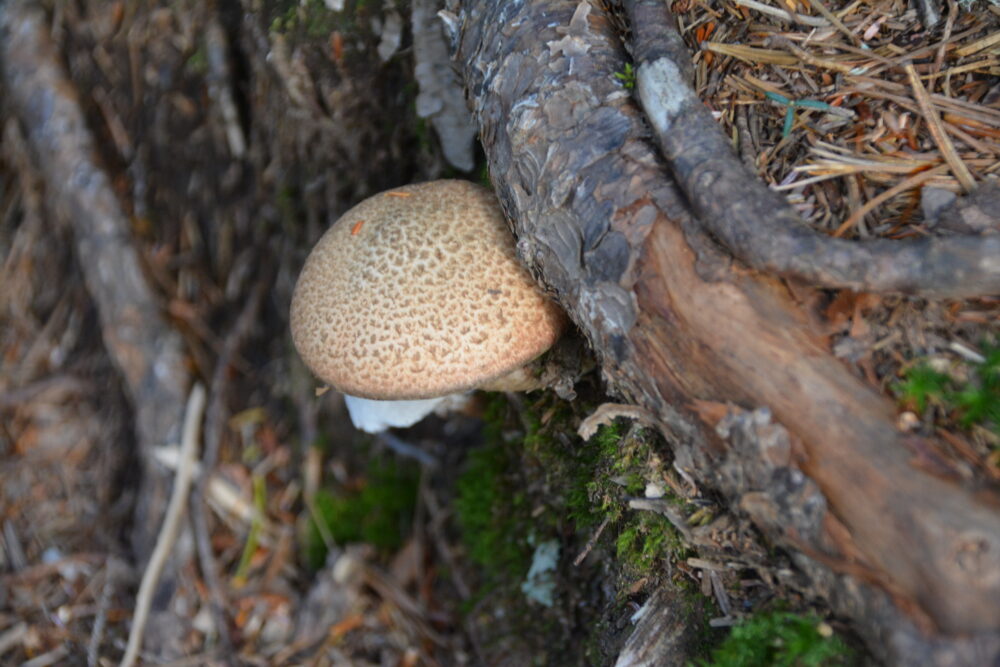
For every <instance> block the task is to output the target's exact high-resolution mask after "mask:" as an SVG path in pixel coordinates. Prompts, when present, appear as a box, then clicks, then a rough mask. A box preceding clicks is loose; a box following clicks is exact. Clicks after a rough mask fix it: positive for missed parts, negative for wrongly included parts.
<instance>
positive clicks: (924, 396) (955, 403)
mask: <svg viewBox="0 0 1000 667" xmlns="http://www.w3.org/2000/svg"><path fill="white" fill-rule="evenodd" d="M981 352H982V358H983V360H982V361H980V362H978V363H974V364H969V367H968V368H967V369H966V370H967V371H968V373H967V375H968V380H967V381H964V382H960V381H958V380H956V379H954V378H953V377H952V376H950V375H948V374H947V373H942V372H940V371H937V370H935V369H933V368H931V367H930V365H928V364H927V363H918V364H916V365H914V366H913V367H911V368H910V369H909V370H907V371H906V373H905V375H904V379H903V381H902V382H899V383H897V384H896V385H894V389H895V391H896V394H897V395H898V396H899V399H900V401H902V403H903V404H904V405H905V406H906V407H907V408H909V409H911V410H914V411H915V412H923V411H924V410H925V409H926V408H927V407H928V406H929V405H934V404H937V405H939V406H941V407H942V408H943V409H944V410H946V411H948V412H952V411H954V412H956V413H957V416H958V419H959V421H960V423H961V424H962V425H963V426H965V427H967V428H968V427H971V426H974V425H981V426H985V427H987V428H992V429H993V431H995V432H996V433H998V434H1000V346H998V347H994V346H992V345H984V346H983V349H982V351H981Z"/></svg>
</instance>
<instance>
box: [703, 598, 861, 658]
mask: <svg viewBox="0 0 1000 667" xmlns="http://www.w3.org/2000/svg"><path fill="white" fill-rule="evenodd" d="M850 657H851V656H850V653H849V650H848V648H847V646H846V645H845V644H844V642H843V641H842V640H841V639H840V638H839V637H837V636H835V635H834V634H833V630H832V629H831V628H830V626H828V625H826V624H825V623H822V622H821V621H820V620H819V619H817V618H816V617H815V616H800V615H798V614H793V613H790V612H784V611H777V612H767V613H762V614H757V615H755V616H753V617H751V618H750V619H748V620H745V621H743V622H742V623H740V624H739V625H736V626H734V627H733V629H732V631H731V632H730V634H729V637H727V638H726V639H725V641H723V642H722V644H721V645H720V646H719V647H718V648H717V649H715V650H714V651H713V652H712V658H711V660H710V661H704V660H702V661H699V663H698V664H699V665H702V666H703V667H707V666H712V667H771V666H782V667H793V666H794V667H798V666H802V667H819V666H820V665H827V666H832V665H846V664H849V659H850Z"/></svg>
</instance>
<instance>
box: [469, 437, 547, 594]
mask: <svg viewBox="0 0 1000 667" xmlns="http://www.w3.org/2000/svg"><path fill="white" fill-rule="evenodd" d="M511 464H512V459H511V452H510V450H508V448H507V447H506V445H505V443H504V442H503V441H502V440H501V439H498V438H495V437H494V438H489V439H488V442H487V444H486V445H485V446H483V447H480V448H479V449H475V450H473V451H471V452H470V453H469V457H468V459H467V461H466V465H465V469H464V470H463V471H462V474H461V475H460V476H459V478H458V481H457V482H456V485H455V492H456V495H455V512H456V515H457V518H458V524H459V527H460V528H461V530H462V539H463V542H464V543H465V545H466V548H467V549H468V552H469V556H470V558H472V560H473V561H475V562H476V563H477V564H478V565H480V566H481V567H482V568H483V569H484V570H485V571H486V574H487V576H488V577H490V578H498V577H500V578H506V577H508V576H512V575H513V576H522V575H523V574H524V573H526V572H527V570H528V564H529V562H530V557H531V547H530V545H529V544H528V543H527V539H526V537H525V536H526V534H527V533H526V532H525V530H524V528H525V526H524V524H525V519H526V515H527V499H526V498H525V495H524V493H523V491H521V490H519V489H518V488H517V486H516V485H513V484H512V483H511V480H510V467H511Z"/></svg>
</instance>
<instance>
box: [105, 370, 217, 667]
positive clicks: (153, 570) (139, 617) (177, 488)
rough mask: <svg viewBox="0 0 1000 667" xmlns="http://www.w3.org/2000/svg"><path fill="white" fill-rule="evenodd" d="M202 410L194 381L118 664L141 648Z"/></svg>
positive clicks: (176, 524) (187, 482) (183, 501)
mask: <svg viewBox="0 0 1000 667" xmlns="http://www.w3.org/2000/svg"><path fill="white" fill-rule="evenodd" d="M204 409H205V388H204V387H202V386H201V385H200V384H196V385H195V386H194V388H193V389H192V390H191V395H190V397H189V398H188V403H187V409H186V412H185V414H184V430H183V435H182V438H181V461H180V467H179V468H178V469H177V477H176V478H175V479H174V489H173V492H172V493H171V495H170V503H169V504H168V505H167V513H166V515H165V516H164V517H163V525H162V527H161V528H160V533H159V535H158V536H157V538H156V546H155V547H154V548H153V554H152V556H150V558H149V564H148V565H147V566H146V571H145V572H144V573H143V575H142V582H141V583H140V584H139V593H138V594H137V595H136V598H135V613H134V614H133V616H132V630H131V631H130V632H129V636H128V644H127V645H126V648H125V655H124V656H123V657H122V661H121V663H120V664H121V667H131V665H133V664H135V661H136V658H137V657H138V656H139V649H140V648H141V647H142V634H143V632H144V631H145V629H146V621H147V620H148V619H149V610H150V607H151V606H152V604H153V593H154V591H155V590H156V585H157V583H158V582H159V580H160V574H161V573H162V572H163V567H164V565H165V564H166V562H167V558H168V557H169V556H170V550H171V549H172V548H173V546H174V542H175V541H176V540H177V534H178V533H179V532H180V525H181V519H182V518H183V516H184V507H185V506H186V505H187V499H188V491H189V490H190V488H191V479H192V477H193V476H194V462H195V456H196V454H197V452H198V447H197V445H198V431H199V429H200V426H201V417H202V413H203V412H204Z"/></svg>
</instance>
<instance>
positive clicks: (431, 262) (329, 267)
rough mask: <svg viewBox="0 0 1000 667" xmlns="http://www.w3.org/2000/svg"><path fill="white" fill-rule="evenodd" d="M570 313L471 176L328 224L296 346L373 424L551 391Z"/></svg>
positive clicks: (299, 288)
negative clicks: (551, 365)
mask: <svg viewBox="0 0 1000 667" xmlns="http://www.w3.org/2000/svg"><path fill="white" fill-rule="evenodd" d="M565 327H566V317H565V315H564V314H563V312H562V311H561V310H560V309H559V308H558V307H557V306H556V305H555V304H554V303H553V302H552V301H551V300H549V299H548V298H547V297H546V296H545V295H544V294H543V293H542V292H541V290H540V289H539V288H538V286H537V285H536V284H535V282H534V281H533V280H532V278H531V275H530V274H529V273H528V272H527V270H526V269H525V268H524V267H523V266H522V265H521V264H520V263H519V262H518V259H517V254H516V251H515V245H514V237H513V235H512V234H511V233H510V230H509V229H508V228H507V224H506V221H505V220H504V216H503V212H502V211H501V210H500V206H499V204H498V202H497V200H496V197H495V196H494V195H493V193H492V192H490V191H489V190H487V189H486V188H483V187H481V186H478V185H475V184H473V183H469V182H467V181H460V180H441V181H432V182H429V183H421V184H418V185H409V186H405V187H401V188H397V189H394V190H390V191H388V192H383V193H381V194H378V195H375V196H373V197H370V198H368V199H366V200H364V201H362V202H361V203H359V204H358V205H356V206H355V207H353V208H352V209H351V210H349V211H348V212H347V213H345V214H344V215H343V216H342V217H341V218H340V220H338V221H337V223H336V224H334V225H333V226H332V227H331V228H330V229H328V230H327V231H326V233H325V234H324V235H323V237H322V238H321V239H320V240H319V243H318V244H317V245H316V247H315V248H314V249H313V250H312V252H311V253H310V255H309V257H308V258H307V259H306V263H305V266H304V267H303V269H302V273H301V274H300V275H299V280H298V283H297V284H296V286H295V292H294V294H293V296H292V306H291V330H292V340H293V342H294V343H295V347H296V349H297V350H298V352H299V355H300V356H301V357H302V359H303V361H305V363H306V365H307V366H308V367H309V368H310V369H311V370H312V372H313V373H315V374H316V375H317V376H318V377H319V378H320V379H322V380H324V381H325V382H327V383H329V384H330V385H331V386H333V387H334V388H335V389H337V390H338V391H340V392H342V393H344V394H345V398H346V401H347V407H348V410H349V412H350V413H351V419H352V421H354V423H355V425H356V426H357V427H358V428H361V429H362V430H366V431H369V432H377V431H381V430H384V429H385V428H387V427H389V426H409V425H410V424H413V423H415V422H417V421H419V420H420V419H422V418H423V417H424V416H425V415H426V414H428V413H429V412H431V411H433V410H434V409H435V408H437V407H439V405H440V404H441V402H442V401H444V400H445V399H446V398H447V397H449V396H451V395H454V394H461V393H464V392H468V391H470V390H472V389H487V390H493V391H530V390H532V389H538V388H540V386H541V384H542V382H541V381H540V380H539V378H538V375H539V373H538V372H537V369H533V368H532V367H531V364H532V362H533V361H535V360H536V359H537V358H538V357H539V356H540V355H541V354H542V353H543V352H545V351H546V350H547V349H548V348H549V347H550V346H552V345H553V343H555V342H556V340H558V338H559V336H560V335H561V334H562V332H563V330H564V329H565Z"/></svg>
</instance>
